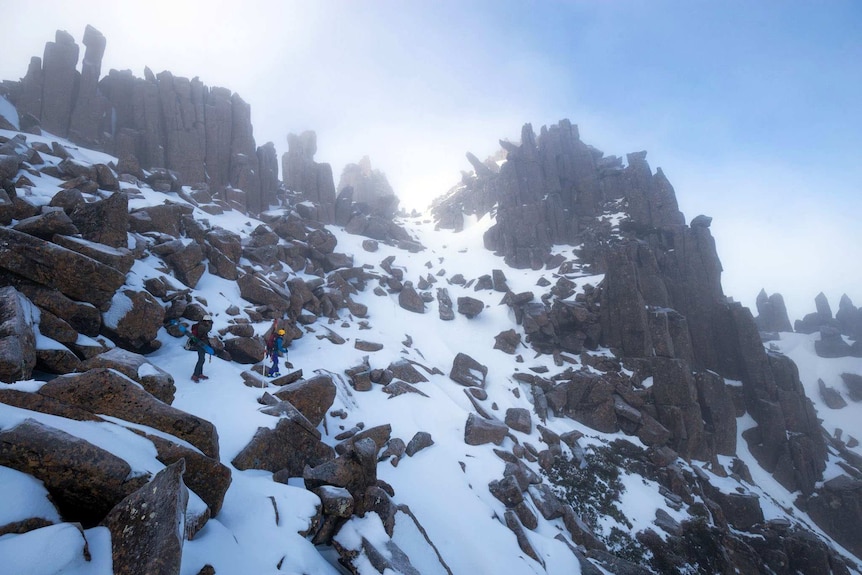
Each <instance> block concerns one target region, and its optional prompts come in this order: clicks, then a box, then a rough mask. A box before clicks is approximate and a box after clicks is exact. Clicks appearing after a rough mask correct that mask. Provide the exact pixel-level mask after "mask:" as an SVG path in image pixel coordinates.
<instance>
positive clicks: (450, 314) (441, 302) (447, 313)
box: [437, 288, 455, 321]
mask: <svg viewBox="0 0 862 575" xmlns="http://www.w3.org/2000/svg"><path fill="white" fill-rule="evenodd" d="M437 311H438V314H439V316H440V319H442V320H443V321H452V320H453V319H455V311H454V310H453V309H452V298H450V297H449V291H448V290H447V289H446V288H437Z"/></svg>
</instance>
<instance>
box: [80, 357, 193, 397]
mask: <svg viewBox="0 0 862 575" xmlns="http://www.w3.org/2000/svg"><path fill="white" fill-rule="evenodd" d="M81 368H82V370H83V371H87V370H90V369H97V368H110V369H114V370H116V371H119V372H120V373H122V374H123V375H125V376H126V377H128V378H130V379H132V380H134V381H136V382H138V383H140V384H141V386H142V387H143V388H144V389H145V390H147V391H148V392H149V393H150V394H152V395H153V396H154V397H155V398H156V399H158V400H159V401H162V402H164V403H167V404H168V405H170V404H172V403H173V402H174V393H176V390H177V388H176V386H175V385H174V378H173V376H172V375H171V374H169V373H168V372H166V371H165V370H163V369H162V368H160V367H158V366H156V365H154V364H152V363H150V361H149V360H148V359H147V358H146V357H144V356H143V355H140V354H137V353H134V352H131V351H127V350H124V349H121V348H118V347H116V348H114V349H112V350H110V351H106V352H105V353H100V354H99V355H97V356H95V357H91V358H90V359H88V360H86V361H85V362H84V363H83V364H82V365H81Z"/></svg>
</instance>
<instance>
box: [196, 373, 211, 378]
mask: <svg viewBox="0 0 862 575" xmlns="http://www.w3.org/2000/svg"><path fill="white" fill-rule="evenodd" d="M198 379H209V377H207V376H206V375H204V374H200V375H199V376H198Z"/></svg>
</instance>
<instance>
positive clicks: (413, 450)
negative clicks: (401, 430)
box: [406, 431, 434, 457]
mask: <svg viewBox="0 0 862 575" xmlns="http://www.w3.org/2000/svg"><path fill="white" fill-rule="evenodd" d="M432 445H434V440H433V439H431V434H430V433H428V432H427V431H417V432H416V434H415V435H414V436H413V438H412V439H411V440H410V442H409V443H408V444H407V448H406V453H407V456H408V457H413V456H414V455H416V454H417V453H419V452H420V451H422V450H423V449H425V448H426V447H431V446H432Z"/></svg>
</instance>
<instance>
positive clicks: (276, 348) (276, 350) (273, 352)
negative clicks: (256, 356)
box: [266, 329, 287, 377]
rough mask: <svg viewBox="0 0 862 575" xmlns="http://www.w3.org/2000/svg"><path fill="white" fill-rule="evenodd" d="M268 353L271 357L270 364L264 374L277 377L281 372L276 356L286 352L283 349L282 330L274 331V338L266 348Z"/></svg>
mask: <svg viewBox="0 0 862 575" xmlns="http://www.w3.org/2000/svg"><path fill="white" fill-rule="evenodd" d="M267 351H268V352H269V354H270V358H271V359H272V366H271V367H270V368H269V370H268V371H267V373H266V375H267V376H268V377H278V376H280V375H281V373H280V372H279V371H278V358H279V357H280V356H281V354H282V353H287V350H286V349H284V330H283V329H279V330H278V331H277V332H276V335H275V339H274V340H273V341H272V345H271V347H270V348H269V349H268V350H267Z"/></svg>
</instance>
